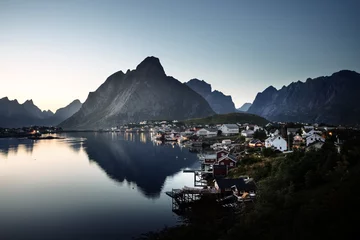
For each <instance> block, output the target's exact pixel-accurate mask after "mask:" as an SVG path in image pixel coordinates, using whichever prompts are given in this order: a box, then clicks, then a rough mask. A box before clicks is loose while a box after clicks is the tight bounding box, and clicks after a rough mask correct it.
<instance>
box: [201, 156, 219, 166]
mask: <svg viewBox="0 0 360 240" xmlns="http://www.w3.org/2000/svg"><path fill="white" fill-rule="evenodd" d="M203 159H204V164H205V165H213V164H215V163H216V161H217V155H216V154H207V155H204V156H203Z"/></svg>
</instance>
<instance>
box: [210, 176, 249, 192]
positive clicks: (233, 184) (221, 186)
mask: <svg viewBox="0 0 360 240" xmlns="http://www.w3.org/2000/svg"><path fill="white" fill-rule="evenodd" d="M214 187H215V189H216V190H218V191H220V192H221V193H233V192H238V193H242V192H255V191H256V185H255V183H254V182H253V181H248V179H245V178H235V179H227V178H216V179H215V180H214Z"/></svg>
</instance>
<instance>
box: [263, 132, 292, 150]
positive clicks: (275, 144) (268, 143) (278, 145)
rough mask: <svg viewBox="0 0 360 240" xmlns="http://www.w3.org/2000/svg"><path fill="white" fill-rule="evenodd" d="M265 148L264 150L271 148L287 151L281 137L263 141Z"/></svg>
mask: <svg viewBox="0 0 360 240" xmlns="http://www.w3.org/2000/svg"><path fill="white" fill-rule="evenodd" d="M265 147H266V148H270V147H272V148H275V149H277V150H279V151H282V152H283V151H286V150H287V143H286V140H285V139H284V138H282V137H281V136H274V137H269V138H267V139H266V140H265Z"/></svg>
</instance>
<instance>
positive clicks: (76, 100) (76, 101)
mask: <svg viewBox="0 0 360 240" xmlns="http://www.w3.org/2000/svg"><path fill="white" fill-rule="evenodd" d="M73 104H82V103H81V102H80V100H79V99H75V100H74V101H72V102H71V103H70V104H69V105H73Z"/></svg>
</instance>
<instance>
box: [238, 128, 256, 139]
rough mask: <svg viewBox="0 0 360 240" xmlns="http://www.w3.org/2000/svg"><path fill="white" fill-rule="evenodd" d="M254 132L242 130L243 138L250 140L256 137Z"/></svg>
mask: <svg viewBox="0 0 360 240" xmlns="http://www.w3.org/2000/svg"><path fill="white" fill-rule="evenodd" d="M254 133H255V132H254V131H253V130H242V131H241V136H244V137H246V138H250V137H253V136H254Z"/></svg>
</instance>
